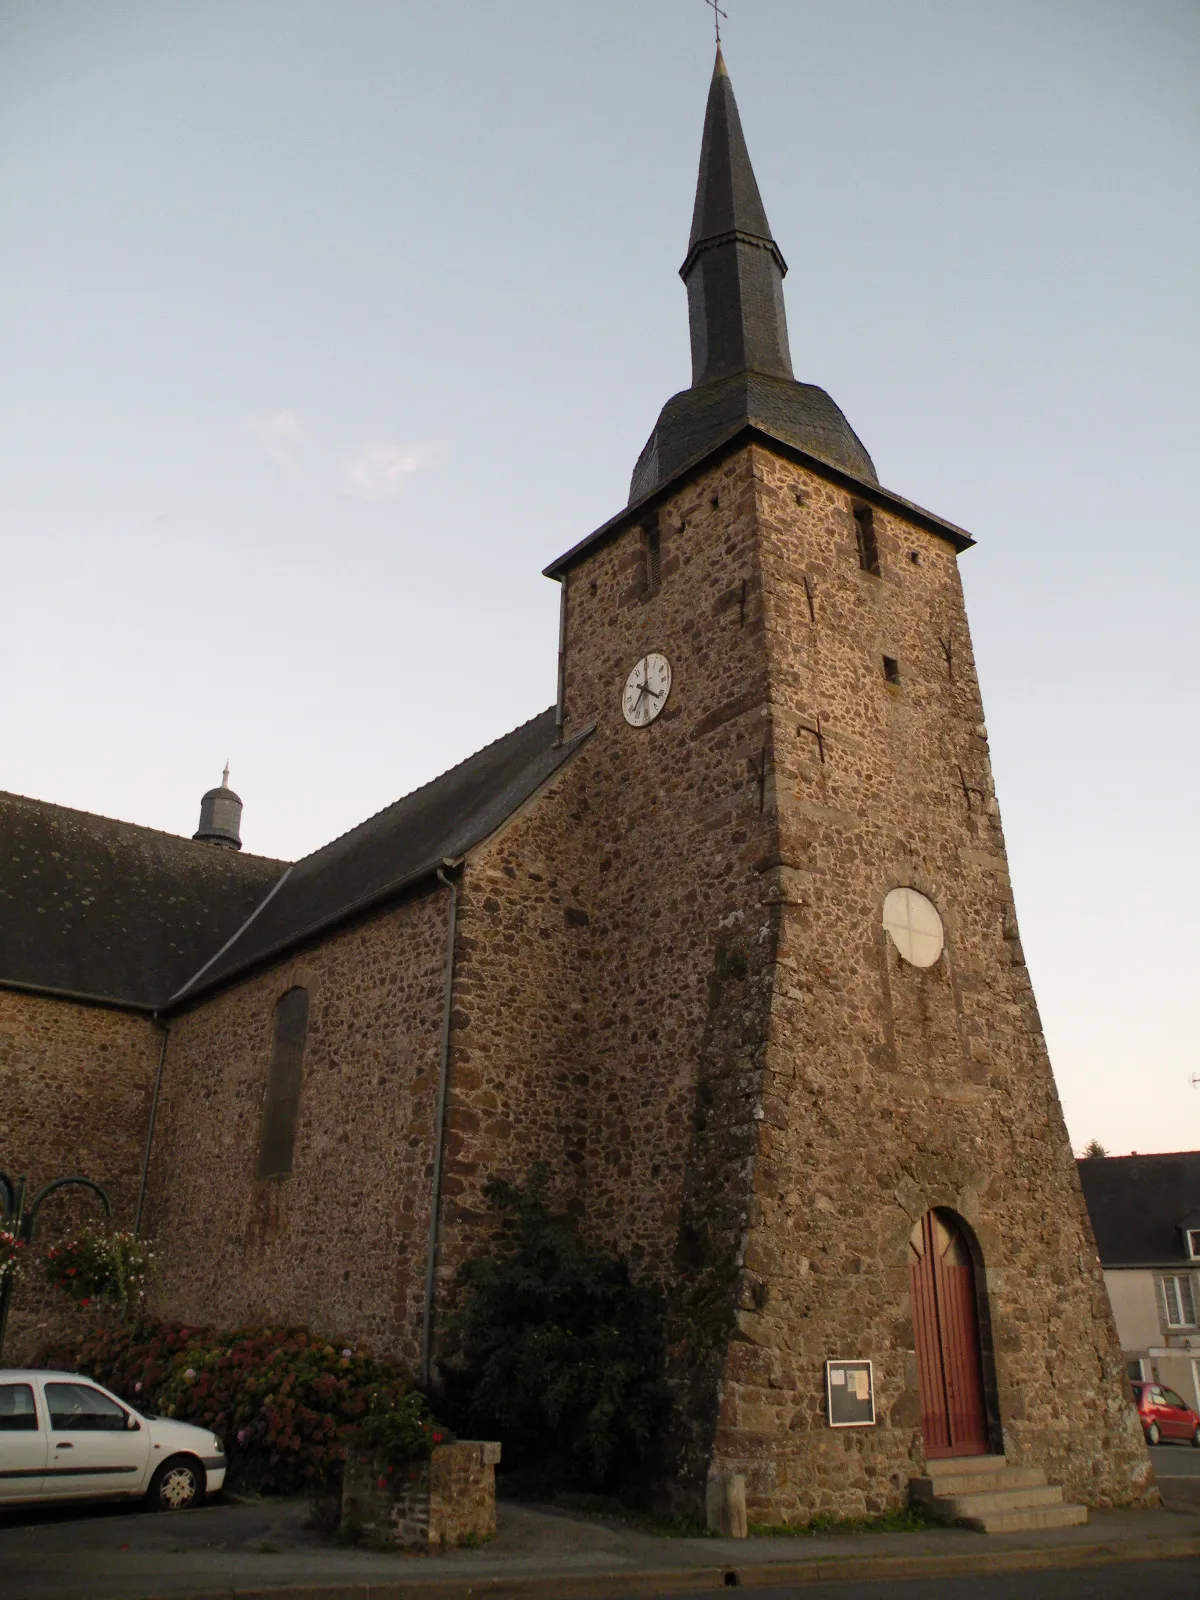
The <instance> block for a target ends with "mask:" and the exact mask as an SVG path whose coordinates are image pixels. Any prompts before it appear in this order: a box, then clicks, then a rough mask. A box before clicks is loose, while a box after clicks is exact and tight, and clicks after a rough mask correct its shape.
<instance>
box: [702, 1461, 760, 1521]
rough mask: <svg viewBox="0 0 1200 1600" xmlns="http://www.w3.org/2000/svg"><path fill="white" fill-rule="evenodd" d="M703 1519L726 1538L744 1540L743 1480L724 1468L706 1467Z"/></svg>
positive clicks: (744, 1489)
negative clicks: (706, 1477)
mask: <svg viewBox="0 0 1200 1600" xmlns="http://www.w3.org/2000/svg"><path fill="white" fill-rule="evenodd" d="M704 1510H705V1519H706V1521H707V1524H708V1526H709V1527H710V1528H711V1529H712V1530H713V1532H714V1533H723V1534H724V1535H725V1537H726V1538H727V1539H744V1538H745V1537H746V1535H747V1533H748V1531H749V1530H748V1528H747V1526H746V1480H745V1478H744V1477H743V1476H742V1474H741V1473H740V1472H730V1471H729V1469H728V1468H727V1467H718V1466H716V1465H714V1466H712V1467H710V1468H709V1471H708V1484H707V1487H706V1490H705V1495H704Z"/></svg>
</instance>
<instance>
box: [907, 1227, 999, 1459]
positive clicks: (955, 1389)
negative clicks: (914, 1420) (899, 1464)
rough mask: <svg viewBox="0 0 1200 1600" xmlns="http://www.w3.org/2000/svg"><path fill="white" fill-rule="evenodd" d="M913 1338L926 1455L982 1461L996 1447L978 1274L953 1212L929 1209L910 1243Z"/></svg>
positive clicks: (915, 1229) (911, 1236) (913, 1232)
mask: <svg viewBox="0 0 1200 1600" xmlns="http://www.w3.org/2000/svg"><path fill="white" fill-rule="evenodd" d="M908 1276H909V1282H910V1284H911V1286H912V1306H913V1332H914V1334H915V1337H916V1344H917V1373H918V1381H919V1383H920V1386H921V1430H922V1432H923V1433H924V1435H925V1455H926V1457H927V1458H932V1459H935V1460H936V1459H938V1458H942V1457H946V1456H982V1455H986V1454H987V1453H988V1451H989V1449H990V1448H991V1445H990V1442H989V1439H988V1425H987V1406H986V1404H985V1402H984V1398H983V1363H982V1361H981V1359H980V1353H979V1312H978V1308H977V1306H976V1304H975V1268H974V1266H973V1264H972V1261H971V1255H970V1251H969V1250H968V1249H967V1242H966V1240H965V1239H964V1238H963V1236H962V1233H961V1231H960V1230H959V1228H958V1227H957V1225H956V1224H955V1221H954V1218H953V1217H952V1216H951V1214H950V1213H949V1212H948V1211H927V1212H926V1213H925V1215H924V1216H923V1217H922V1218H921V1220H920V1222H918V1223H917V1225H916V1227H915V1228H914V1229H913V1231H912V1233H911V1234H910V1236H909V1241H908Z"/></svg>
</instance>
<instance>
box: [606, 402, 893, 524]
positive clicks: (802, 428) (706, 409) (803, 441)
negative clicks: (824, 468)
mask: <svg viewBox="0 0 1200 1600" xmlns="http://www.w3.org/2000/svg"><path fill="white" fill-rule="evenodd" d="M747 424H749V425H751V426H754V427H759V428H761V429H762V431H763V432H764V433H768V434H770V435H771V436H772V437H773V438H776V439H781V440H782V441H783V442H784V443H785V444H791V445H795V447H796V449H797V450H803V451H804V452H805V453H806V454H808V455H813V456H817V457H818V458H819V459H820V460H821V461H825V462H828V463H829V465H830V466H833V467H841V468H842V470H843V471H845V472H848V473H850V474H851V476H853V477H854V478H856V479H858V480H859V481H860V482H863V483H867V484H871V485H877V484H878V482H879V479H878V477H877V476H876V473H875V464H874V462H873V461H872V460H871V458H870V456H869V455H868V454H867V450H866V446H865V445H864V444H863V442H862V440H861V439H860V438H859V437H858V435H857V434H856V433H855V431H854V429H853V428H852V427H851V426H850V424H849V423H848V422H847V421H846V418H845V417H844V416H843V414H842V412H841V410H840V409H839V408H838V406H837V405H836V403H835V402H834V401H833V400H832V399H831V398H830V396H829V395H827V394H826V393H825V390H824V389H818V388H817V386H816V384H814V383H797V382H796V381H795V379H794V378H772V377H768V376H765V375H763V374H760V373H757V372H741V373H736V374H734V376H733V377H729V378H722V379H721V380H719V381H718V382H715V383H706V384H703V385H702V386H701V387H700V388H698V389H683V390H681V391H680V393H679V394H676V395H672V396H671V398H670V399H669V400H668V401H667V403H666V405H665V406H664V407H663V408H662V410H661V411H660V412H659V415H658V421H657V422H656V423H655V424H654V431H653V433H652V434H651V435H650V437H649V438H648V439H647V440H646V443H645V444H644V445H643V447H642V453H641V455H640V456H639V457H638V459H637V465H636V466H635V467H634V469H633V477H632V478H631V479H630V483H629V503H630V505H633V504H634V503H635V502H636V501H638V500H642V499H644V498H645V496H646V495H648V494H651V493H653V491H654V490H655V489H656V488H659V487H661V486H662V485H664V484H666V483H668V482H669V481H670V480H671V479H672V478H673V477H675V475H676V473H678V472H679V470H680V468H681V467H683V466H684V465H685V463H687V462H689V461H692V460H695V459H696V458H697V457H702V456H705V455H707V454H708V453H709V451H710V450H712V449H713V448H714V447H715V446H716V445H717V444H719V443H720V442H721V441H722V440H723V439H725V438H727V437H728V435H729V434H730V433H731V432H734V431H735V430H736V429H737V428H739V427H744V426H746V425H747Z"/></svg>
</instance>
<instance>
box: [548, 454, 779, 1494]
mask: <svg viewBox="0 0 1200 1600" xmlns="http://www.w3.org/2000/svg"><path fill="white" fill-rule="evenodd" d="M657 527H658V533H659V538H660V544H661V583H660V586H659V587H658V589H657V591H655V592H647V587H646V583H645V572H646V568H645V535H644V532H643V530H642V528H640V527H632V528H628V529H626V530H625V531H623V532H621V533H620V534H619V535H617V536H616V537H615V538H613V539H611V540H610V541H609V542H607V543H606V544H604V545H603V546H601V547H600V548H599V549H598V550H597V551H595V552H594V553H592V554H590V555H589V556H588V557H587V559H586V560H585V561H583V562H582V563H581V564H580V565H579V566H577V567H576V568H574V569H573V570H572V571H571V573H570V575H569V580H568V581H569V587H568V594H567V653H566V716H567V728H568V731H571V730H574V729H576V728H578V727H580V726H582V725H583V724H585V723H587V722H589V721H591V720H592V719H593V718H595V719H597V724H598V725H597V730H596V733H595V734H594V735H593V737H592V738H591V739H590V740H589V741H588V743H587V744H586V745H585V746H584V748H583V749H582V750H581V752H580V754H579V755H578V756H577V757H576V759H575V761H574V762H573V763H572V766H571V769H570V770H571V775H572V777H573V779H574V780H575V781H577V782H578V783H579V784H580V785H581V793H582V794H583V795H584V796H585V797H586V802H587V812H586V815H584V816H582V817H581V818H580V820H579V822H578V824H576V825H575V826H574V828H573V831H572V834H571V836H570V840H569V843H570V845H571V847H572V848H573V849H576V850H578V851H580V852H582V853H583V855H584V856H585V858H586V860H585V863H584V867H586V868H587V869H588V870H587V871H586V875H584V867H581V881H582V883H583V884H584V890H583V897H584V903H585V907H586V910H587V912H588V915H589V918H590V923H589V927H588V934H589V949H588V954H589V959H590V968H589V977H588V980H587V1021H588V1048H587V1054H586V1062H587V1071H588V1077H589V1083H588V1110H587V1123H588V1126H587V1162H586V1186H585V1194H586V1216H587V1220H588V1225H589V1227H590V1228H591V1229H592V1231H593V1233H594V1235H595V1236H596V1237H597V1238H598V1239H599V1240H601V1241H603V1242H604V1243H606V1244H608V1245H609V1246H615V1247H616V1248H618V1249H620V1250H622V1251H624V1252H626V1253H627V1254H628V1255H629V1257H630V1259H631V1262H632V1263H633V1266H634V1269H635V1271H636V1272H637V1273H638V1274H639V1275H640V1276H643V1277H648V1278H652V1279H655V1280H657V1281H660V1282H665V1283H667V1284H668V1285H669V1286H671V1287H672V1289H673V1291H675V1292H674V1293H673V1295H672V1308H673V1310H672V1319H671V1339H672V1356H671V1372H672V1376H673V1381H674V1384H675V1386H676V1392H677V1396H678V1399H679V1415H680V1428H679V1432H678V1434H677V1436H676V1437H675V1438H674V1439H673V1440H672V1442H671V1447H670V1448H671V1453H672V1456H673V1457H674V1460H675V1463H676V1470H677V1474H678V1475H681V1476H682V1477H683V1478H685V1479H688V1480H690V1481H691V1483H692V1487H693V1490H694V1493H693V1496H692V1498H693V1499H694V1500H695V1501H696V1503H697V1504H702V1501H703V1485H704V1472H705V1468H706V1466H707V1461H708V1457H709V1453H710V1448H711V1439H712V1426H713V1419H714V1415H715V1406H716V1399H715V1395H716V1385H717V1382H718V1379H719V1376H720V1367H721V1356H722V1352H723V1349H724V1343H725V1339H726V1336H727V1334H728V1329H729V1325H730V1319H731V1317H732V1312H733V1299H734V1295H735V1292H736V1288H737V1278H738V1271H739V1256H740V1249H741V1242H742V1236H743V1232H744V1228H745V1222H746V1202H747V1199H748V1195H749V1177H750V1166H751V1163H752V1160H753V1150H754V1118H755V1108H756V1106H757V1104H758V1099H759V1085H760V1078H761V1070H762V1056H763V1048H764V1044H765V1039H766V1025H767V1017H768V1004H769V977H770V973H771V970H772V962H773V953H774V950H773V947H774V938H775V921H776V916H775V911H774V908H773V907H771V906H769V905H766V904H764V897H763V894H762V890H761V873H762V866H763V863H764V861H765V860H767V859H768V858H769V857H770V856H771V854H772V851H773V840H774V824H773V819H772V818H771V816H770V815H769V810H768V805H767V794H766V790H765V788H764V783H763V778H764V771H765V765H764V764H766V766H769V762H770V749H769V731H770V729H769V719H768V706H767V698H768V685H767V678H766V658H765V652H764V648H763V635H762V608H761V584H760V579H759V568H758V559H757V549H756V527H755V485H754V480H753V477H752V474H751V471H750V467H749V461H748V458H747V457H746V456H744V455H743V456H741V457H738V458H734V459H731V460H729V461H726V462H723V463H721V464H719V465H717V466H714V467H713V468H711V469H710V470H708V471H706V472H704V473H702V474H700V475H699V476H698V477H697V478H696V479H695V480H694V481H692V482H691V483H689V484H687V485H686V486H685V487H683V488H682V489H681V490H680V491H679V493H677V494H676V495H674V496H672V497H670V498H669V499H668V500H667V501H666V502H665V503H664V504H663V505H662V506H661V507H660V508H659V511H658V522H657ZM649 650H656V651H660V652H661V653H663V654H664V655H665V656H666V657H667V658H668V660H669V662H670V664H671V668H672V673H673V680H672V687H671V692H670V697H669V700H668V702H667V706H666V709H665V711H664V712H663V713H662V715H661V716H660V717H659V718H658V719H657V721H655V722H653V723H652V724H651V725H650V726H649V727H647V728H641V729H637V728H631V727H629V726H628V725H627V724H626V722H625V720H624V718H623V715H622V712H621V693H622V690H623V687H624V684H625V680H626V676H627V674H628V673H629V671H630V669H631V667H633V666H634V664H635V663H636V662H637V661H638V659H639V658H640V657H641V656H642V655H643V654H645V653H646V652H647V651H649Z"/></svg>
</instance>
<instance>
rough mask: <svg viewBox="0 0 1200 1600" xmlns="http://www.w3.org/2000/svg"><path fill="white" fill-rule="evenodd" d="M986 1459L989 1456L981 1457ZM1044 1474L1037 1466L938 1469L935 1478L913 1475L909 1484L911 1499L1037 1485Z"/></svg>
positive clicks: (1043, 1480)
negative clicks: (990, 1468)
mask: <svg viewBox="0 0 1200 1600" xmlns="http://www.w3.org/2000/svg"><path fill="white" fill-rule="evenodd" d="M981 1459H986V1460H990V1459H991V1458H990V1457H981ZM1045 1482H1046V1474H1045V1473H1044V1472H1043V1471H1042V1470H1041V1468H1040V1467H1007V1468H1006V1467H1004V1466H1003V1465H1001V1466H999V1467H993V1468H992V1470H991V1471H990V1472H953V1473H950V1472H948V1473H944V1474H943V1473H939V1474H938V1475H937V1477H936V1478H934V1477H925V1478H914V1479H913V1480H912V1484H911V1488H912V1493H913V1498H914V1499H915V1500H929V1499H931V1498H932V1497H933V1496H934V1495H937V1496H938V1497H939V1499H947V1498H951V1497H953V1496H954V1495H959V1494H989V1493H991V1492H992V1491H993V1490H1004V1489H1040V1488H1042V1487H1043V1485H1044V1484H1045Z"/></svg>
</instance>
